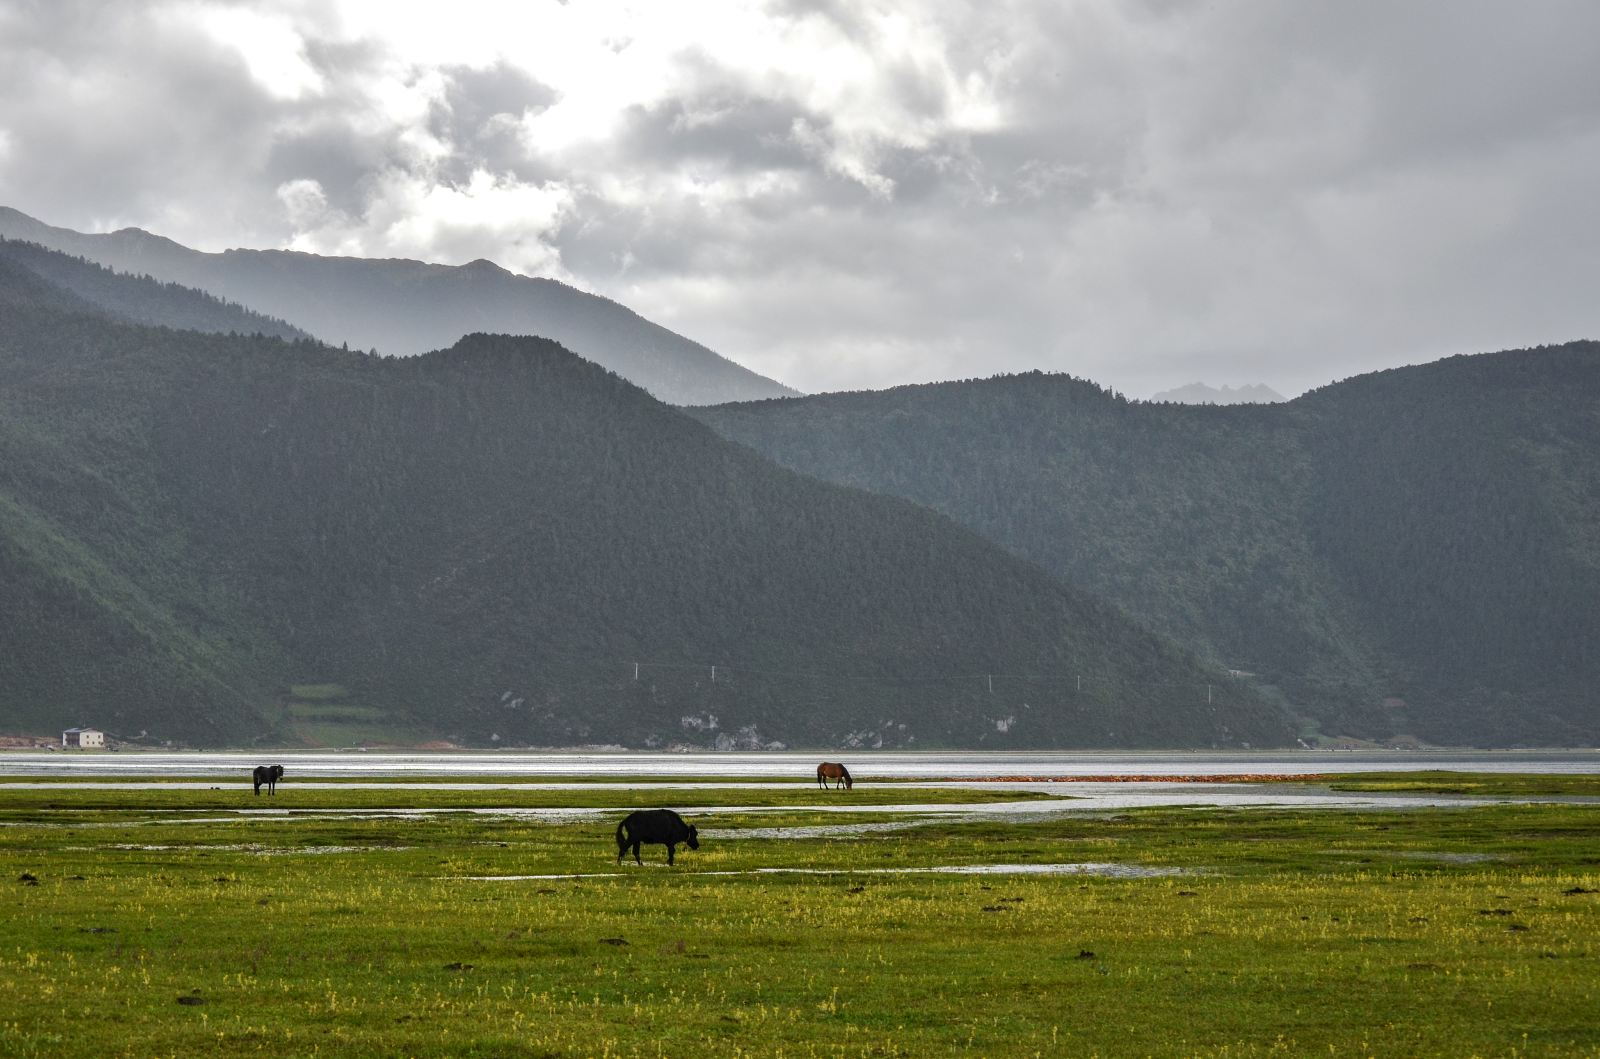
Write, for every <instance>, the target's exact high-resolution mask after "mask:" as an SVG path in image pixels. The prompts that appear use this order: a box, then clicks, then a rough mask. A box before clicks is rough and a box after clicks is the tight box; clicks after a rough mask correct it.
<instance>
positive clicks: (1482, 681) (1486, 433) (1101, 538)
mask: <svg viewBox="0 0 1600 1059" xmlns="http://www.w3.org/2000/svg"><path fill="white" fill-rule="evenodd" d="M1597 409H1600V344H1597V343H1594V342H1576V343H1571V344H1568V345H1565V346H1557V347H1549V348H1540V349H1531V350H1518V351H1507V352H1502V353H1494V354H1483V355H1477V356H1471V357H1453V358H1450V359H1448V360H1444V361H1440V362H1438V363H1435V364H1430V365H1424V366H1420V367H1412V368H1399V369H1394V370H1392V371H1385V372H1378V373H1375V374H1372V375H1365V376H1359V377H1356V378H1353V379H1349V380H1346V381H1344V382H1342V383H1338V384H1335V385H1332V386H1327V387H1323V388H1322V389H1320V390H1316V391H1313V392H1311V393H1309V394H1306V395H1304V396H1302V397H1300V398H1299V399H1297V400H1295V401H1291V402H1287V403H1284V404H1272V405H1239V406H1234V407H1215V406H1186V405H1178V404H1151V403H1145V402H1132V401H1127V400H1125V399H1123V398H1121V397H1119V396H1117V395H1115V394H1112V393H1110V392H1108V391H1106V390H1105V389H1103V388H1101V387H1099V386H1097V385H1095V384H1094V383H1091V382H1087V381H1085V380H1081V379H1073V378H1071V377H1068V376H1060V375H1045V374H1041V373H1037V372H1035V373H1030V374H1025V375H1017V376H1002V377H997V378H992V379H988V380H982V381H973V382H964V383H941V384H932V385H927V386H908V387H899V388H896V389H892V390H886V391H881V392H876V393H855V394H824V395H818V396H814V397H806V398H801V399H797V400H787V401H763V402H755V403H750V404H739V405H724V406H717V407H713V408H704V409H696V410H695V414H696V415H697V416H698V417H699V418H701V419H702V420H703V421H705V422H707V423H710V424H711V425H712V426H714V427H716V428H717V429H718V430H719V431H720V432H721V433H722V434H723V435H724V436H726V437H728V438H730V439H733V440H736V441H740V442H743V443H744V444H747V445H750V446H751V447H753V448H755V449H756V450H757V451H759V452H763V453H765V454H766V455H768V456H771V457H772V458H774V459H776V460H778V461H779V462H780V463H783V464H785V465H786V466H789V467H793V468H795V469H797V470H802V471H805V472H806V473H809V474H814V475H817V476H818V477H821V478H824V479H826V480H828V481H833V482H838V483H841V484H846V485H852V486H855V487H858V488H862V489H867V490H871V491H874V492H879V493H886V494H889V495H893V496H901V497H905V498H906V499H909V500H912V501H914V502H916V503H920V504H925V505H927V506H929V507H932V508H934V509H935V510H938V511H942V512H944V513H945V514H947V515H950V516H951V517H952V518H954V519H956V520H957V521H959V522H961V523H962V524H964V525H966V526H968V527H970V528H972V529H973V530H974V531H976V532H978V533H981V534H983V535H984V536H986V537H988V538H989V539H991V540H994V541H996V542H998V543H1001V544H1004V545H1005V546H1006V547H1007V548H1009V549H1011V550H1012V551H1013V552H1015V553H1016V554H1018V555H1021V556H1023V557H1026V558H1029V559H1032V560H1033V561H1035V562H1038V563H1039V564H1040V565H1041V566H1043V567H1044V568H1045V569H1047V570H1050V571H1052V572H1054V573H1055V574H1057V575H1058V576H1060V577H1062V578H1063V579H1064V580H1066V581H1067V582H1068V583H1069V584H1073V585H1076V586H1079V587H1081V588H1083V589H1085V590H1087V591H1089V592H1092V593H1094V594H1096V595H1099V596H1101V597H1102V598H1106V599H1110V600H1112V601H1114V602H1116V603H1118V604H1120V605H1121V606H1123V607H1125V608H1127V610H1128V611H1129V612H1130V613H1132V614H1134V615H1136V616H1138V617H1140V618H1143V619H1144V620H1145V621H1147V622H1149V623H1150V624H1151V625H1153V626H1154V627H1156V628H1158V629H1160V630H1162V631H1164V632H1166V633H1167V634H1169V635H1171V636H1173V637H1174V638H1175V639H1177V640H1178V641H1179V642H1181V643H1184V644H1186V645H1188V646H1190V647H1192V648H1194V649H1196V650H1198V651H1200V652H1201V653H1202V654H1203V655H1205V656H1206V657H1209V658H1211V659H1213V660H1214V661H1215V662H1217V663H1218V664H1220V665H1223V666H1226V667H1228V668H1230V669H1238V670H1241V671H1245V672H1249V673H1252V674H1255V675H1256V676H1257V678H1258V679H1260V680H1262V681H1264V682H1266V683H1267V684H1269V685H1272V686H1275V687H1277V688H1278V689H1279V690H1280V691H1281V693H1282V694H1283V697H1284V701H1285V702H1286V703H1287V704H1288V705H1290V706H1291V707H1292V708H1294V709H1295V710H1296V711H1297V712H1299V713H1300V714H1301V715H1303V716H1304V717H1305V718H1306V731H1305V735H1306V736H1307V737H1308V738H1310V737H1311V736H1313V735H1315V734H1318V733H1320V734H1325V735H1351V736H1361V737H1366V738H1376V739H1385V738H1390V737H1393V736H1396V735H1402V734H1404V735H1410V736H1416V737H1420V738H1423V739H1425V740H1429V741H1433V742H1438V743H1472V744H1478V745H1506V744H1538V745H1569V746H1571V745H1594V744H1595V743H1596V742H1600V698H1597V693H1596V691H1595V689H1596V688H1597V687H1600V648H1597V646H1596V645H1597V644H1600V605H1597V604H1596V600H1600V529H1597V527H1600V412H1597Z"/></svg>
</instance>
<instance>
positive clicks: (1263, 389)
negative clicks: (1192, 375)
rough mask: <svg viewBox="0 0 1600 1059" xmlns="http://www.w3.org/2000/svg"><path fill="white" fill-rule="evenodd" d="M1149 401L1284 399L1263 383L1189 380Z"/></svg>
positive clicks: (1260, 401) (1259, 401)
mask: <svg viewBox="0 0 1600 1059" xmlns="http://www.w3.org/2000/svg"><path fill="white" fill-rule="evenodd" d="M1150 400H1151V401H1155V402H1161V401H1171V402H1173V403H1174V404H1277V403H1279V402H1280V401H1284V400H1286V398H1285V397H1284V396H1283V394H1281V393H1279V392H1278V391H1277V390H1274V389H1273V388H1272V387H1270V386H1267V385H1265V384H1263V383H1253V384H1249V385H1245V386H1239V387H1233V386H1229V385H1227V384H1226V383H1224V384H1223V385H1222V386H1208V385H1207V384H1205V383H1203V382H1191V383H1189V384H1187V385H1185V386H1178V387H1175V388H1173V389H1171V390H1162V391H1161V392H1160V393H1158V394H1153V395H1151V397H1150Z"/></svg>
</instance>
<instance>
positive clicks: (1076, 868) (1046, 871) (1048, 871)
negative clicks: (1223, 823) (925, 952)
mask: <svg viewBox="0 0 1600 1059" xmlns="http://www.w3.org/2000/svg"><path fill="white" fill-rule="evenodd" d="M653 867H658V865H645V869H638V867H632V869H626V870H622V872H578V873H566V875H453V877H450V878H458V880H461V881H469V883H522V881H549V880H563V878H626V877H627V875H629V873H632V872H638V870H650V869H653ZM659 867H662V869H664V867H667V865H666V864H661V865H659ZM682 873H683V875H696V877H706V875H1098V877H1102V878H1165V877H1170V875H1195V873H1197V872H1195V870H1194V869H1182V867H1147V865H1142V864H1086V862H1080V864H946V865H939V867H861V869H826V867H754V869H749V870H744V872H682Z"/></svg>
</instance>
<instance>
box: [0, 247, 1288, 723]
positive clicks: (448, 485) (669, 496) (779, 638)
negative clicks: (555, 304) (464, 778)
mask: <svg viewBox="0 0 1600 1059" xmlns="http://www.w3.org/2000/svg"><path fill="white" fill-rule="evenodd" d="M0 309H3V312H0V583H4V584H5V585H6V586H7V589H8V591H7V592H5V593H4V594H0V634H3V638H4V642H5V643H6V645H7V648H6V650H5V651H4V652H3V653H0V716H4V717H5V718H6V719H7V724H8V726H20V727H24V728H29V729H32V730H36V731H50V730H53V729H58V728H59V727H61V726H62V725H64V724H67V723H80V722H83V723H96V724H99V725H101V726H102V727H106V728H109V729H111V730H112V731H114V732H117V733H119V734H133V733H136V732H137V731H139V730H147V731H149V732H150V733H151V735H152V736H154V737H160V738H172V739H178V740H181V741H184V742H190V743H213V744H214V743H217V742H222V741H237V740H247V739H251V738H264V739H282V738H284V737H285V733H286V732H288V731H290V729H291V728H292V725H291V721H292V719H293V718H292V717H291V716H289V713H290V712H291V711H290V707H289V706H288V705H287V704H286V700H287V698H288V697H289V695H288V692H287V690H286V689H287V688H289V687H290V686H294V685H301V686H305V685H315V686H318V687H335V686H338V687H342V688H343V689H347V692H341V694H347V695H348V697H349V698H350V699H351V700H353V701H355V702H357V703H359V704H361V706H360V708H361V709H363V710H366V711H368V712H369V719H371V720H373V721H374V722H375V723H378V724H380V725H388V726H390V727H391V728H393V729H400V728H404V729H406V730H408V731H422V732H430V733H437V734H439V735H444V736H455V737H458V738H461V739H464V740H466V741H469V742H474V743H492V742H500V743H540V744H551V743H557V744H559V743H574V742H619V743H625V744H628V745H636V746H648V745H663V744H668V743H671V742H674V741H686V742H692V743H698V744H704V745H757V744H763V743H766V742H768V741H772V740H781V741H784V742H788V743H791V744H795V743H799V744H813V745H823V744H826V745H840V744H845V745H875V744H878V743H880V742H881V743H882V744H883V745H916V746H937V745H959V746H980V745H981V746H1041V745H1064V746H1097V745H1100V746H1103V745H1141V746H1210V745H1236V744H1238V743H1240V742H1251V743H1255V744H1258V745H1259V744H1263V743H1267V744H1270V743H1282V742H1283V741H1285V740H1286V739H1288V738H1289V732H1288V730H1287V728H1286V727H1285V724H1284V722H1283V720H1282V718H1281V716H1280V715H1279V713H1278V712H1277V711H1276V710H1275V709H1274V708H1273V707H1271V706H1270V705H1268V704H1267V703H1266V702H1265V700H1264V699H1263V697H1262V696H1261V695H1260V694H1259V693H1257V692H1256V691H1254V690H1253V689H1252V688H1251V687H1250V686H1249V685H1248V683H1246V682H1242V681H1239V680H1230V679H1229V678H1227V677H1226V676H1224V675H1222V674H1220V673H1218V671H1217V670H1215V669H1214V668H1208V667H1205V666H1202V665H1200V664H1198V663H1197V662H1196V661H1195V660H1194V659H1193V657H1192V656H1190V655H1187V654H1186V653H1184V652H1183V651H1181V650H1179V649H1178V648H1176V647H1175V646H1174V645H1173V644H1172V643H1171V641H1169V640H1166V639H1164V638H1162V637H1159V636H1157V635H1155V634H1152V633H1149V632H1147V631H1145V630H1144V629H1142V628H1140V627H1138V626H1136V625H1135V624H1133V623H1132V622H1131V621H1130V620H1129V619H1128V618H1127V617H1126V616H1125V615H1124V614H1123V613H1122V612H1120V611H1119V610H1116V609H1115V608H1112V607H1108V606H1106V605H1103V604H1100V603H1097V602H1095V601H1093V600H1091V599H1088V598H1087V597H1085V596H1084V595H1082V594H1080V593H1078V592H1075V591H1073V590H1069V589H1067V588H1064V587H1063V586H1061V585H1060V584H1059V582H1057V581H1056V580H1055V579H1053V578H1051V577H1049V576H1048V575H1046V574H1044V573H1043V572H1042V571H1040V570H1039V569H1038V568H1037V567H1036V566H1034V565H1033V564H1031V563H1028V562H1025V561H1022V560H1019V559H1016V558H1014V557H1012V556H1010V555H1008V554H1006V553H1005V552H1004V551H1002V550H1001V549H999V548H997V547H996V546H994V545H992V544H990V543H988V542H986V541H983V540H982V539H981V538H979V537H977V536H975V535H973V534H971V533H970V532H968V531H966V530H963V529H961V528H959V527H957V526H955V525H954V524H953V523H951V522H949V521H948V520H946V519H945V518H944V517H942V516H939V515H936V514H934V513H932V512H929V511H926V510H924V509H922V508H919V507H916V506H914V505H911V504H908V503H906V502H904V501H900V500H895V499H888V498H882V497H876V496H871V495H868V494H864V493H861V492H859V491H856V490H850V489H844V488H839V487H836V486H831V485H825V484H823V483H820V482H816V481H814V480H812V479H809V478H806V477H804V476H800V475H796V474H793V473H791V472H789V471H786V470H783V469H781V468H778V467H776V466H775V465H773V464H771V463H770V462H768V461H766V460H765V459H763V458H761V457H759V456H757V455H756V454H755V453H753V452H751V451H749V450H748V449H745V448H743V447H742V446H737V445H733V444H731V443H729V442H726V441H724V440H722V439H721V438H719V437H718V436H717V435H716V434H714V433H713V432H712V431H710V430H709V429H707V428H706V427H705V426H703V425H702V424H700V423H698V422H695V421H694V420H692V419H691V418H689V417H688V416H686V415H684V414H683V413H682V412H680V411H678V410H676V409H674V408H671V407H669V406H667V405H664V404H661V403H660V402H658V401H656V400H654V399H652V398H651V397H649V396H648V395H647V394H645V393H644V392H643V391H641V390H639V389H637V388H636V387H634V386H632V385H630V384H629V383H627V382H625V381H623V380H622V379H620V378H618V377H617V376H615V375H612V374H610V373H608V372H606V371H604V370H602V369H600V368H598V367H596V366H594V365H593V364H590V363H588V362H586V361H584V360H582V359H580V358H578V357H576V356H574V355H572V354H570V353H568V352H567V351H566V350H564V349H562V348H560V347H559V346H557V345H555V344H554V343H551V342H548V341H543V340H538V339H529V338H508V337H503V336H501V337H491V336H484V335H473V336H469V337H468V338H466V339H463V340H462V341H461V342H459V343H457V344H456V345H455V346H453V347H452V348H450V349H448V350H444V351H440V352H436V353H430V354H427V355H423V356H419V357H414V358H383V357H376V356H371V355H368V354H365V353H357V352H345V351H340V350H336V349H332V348H329V347H326V346H323V345H320V344H317V343H312V342H284V341H281V340H278V339H269V338H265V337H244V336H238V335H205V334H199V333H195V332H183V331H172V330H167V329H160V328H146V327H136V326H128V325H122V324H118V323H115V322H113V321H109V320H107V319H105V318H104V317H101V316H96V315H93V314H91V313H88V312H85V311H82V308H81V299H78V298H77V296H75V295H72V294H70V293H69V292H64V291H62V290H61V289H60V288H54V287H50V286H48V285H46V284H45V283H44V282H43V281H42V280H41V279H40V277H39V276H38V275H37V274H36V273H32V272H29V271H27V270H24V269H21V268H19V267H17V266H15V265H14V264H11V263H8V262H6V261H4V260H0ZM713 665H715V666H717V669H716V670H715V672H713V670H712V668H711V667H712V666H713ZM305 694H310V693H309V692H308V693H305ZM1208 700H1209V701H1208Z"/></svg>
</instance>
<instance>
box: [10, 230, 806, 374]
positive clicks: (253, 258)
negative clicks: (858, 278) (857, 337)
mask: <svg viewBox="0 0 1600 1059" xmlns="http://www.w3.org/2000/svg"><path fill="white" fill-rule="evenodd" d="M0 236H4V237H6V238H10V239H22V240H28V241H31V242H35V243H39V244H41V245H43V246H47V247H50V248H52V249H55V250H59V251H62V252H64V253H68V254H73V255H80V256H83V257H86V258H88V259H90V260H91V261H96V262H99V263H100V264H103V265H107V266H109V267H111V268H114V269H117V270H119V271H123V272H128V273H131V274H135V275H144V274H148V275H151V276H153V277H155V278H156V279H159V280H163V281H167V282H173V283H179V284H182V285H184V286H187V287H195V288H198V289H200V290H204V291H209V292H210V293H212V294H214V295H217V296H218V297H221V298H226V299H229V300H231V301H235V302H240V303H242V304H244V305H247V306H249V307H250V308H252V309H255V310H257V311H259V312H262V313H267V314H270V315H272V316H277V317H281V318H283V319H284V320H288V321H290V322H291V323H293V324H294V325H296V326H297V327H300V328H304V329H305V330H306V331H309V332H310V333H311V334H314V335H316V336H317V337H318V338H321V339H323V340H324V341H327V342H330V343H333V344H335V345H338V344H341V343H344V344H348V345H351V346H354V347H357V348H360V349H376V350H377V351H378V352H380V353H385V354H398V355H410V354H416V353H422V352H425V351H427V350H431V349H438V348H441V347H444V346H449V345H451V344H453V343H454V342H455V341H456V340H457V339H458V338H460V337H461V336H462V335H465V334H468V333H470V332H500V333H506V334H524V335H538V336H541V337H544V338H550V339H553V340H555V341H556V342H559V343H561V344H562V345H564V346H566V347H567V348H568V349H571V350H573V351H574V352H576V353H578V354H579V355H580V356H583V357H585V358H586V359H588V360H592V361H594V362H595V363H597V364H600V365H603V366H604V367H607V368H610V369H611V370H613V371H615V372H617V373H618V374H619V375H621V376H623V377H624V378H626V379H629V380H630V381H632V382H634V383H636V384H638V385H640V386H642V387H644V388H645V389H646V390H649V391H650V392H651V393H653V394H654V395H655V396H657V397H659V398H660V399H661V400H663V401H667V402H669V403H671V404H708V403H712V402H717V401H739V400H753V399H757V398H763V397H778V396H783V395H786V394H792V393H794V391H793V390H791V389H789V388H788V387H786V386H784V385H782V384H780V383H776V382H774V381H772V380H771V379H768V378H765V377H764V376H761V375H757V374H756V373H755V372H753V371H750V370H749V369H747V368H744V367H741V366H740V365H738V364H735V363H734V362H732V361H730V360H727V359H725V358H723V357H721V356H718V355H717V354H716V353H714V352H712V351H711V350H709V349H707V348H706V347H705V346H702V345H700V344H699V343H698V342H693V341H691V340H689V339H687V338H684V337H683V336H682V335H678V334H675V333H674V332H672V331H669V330H667V329H666V328H664V327H661V326H660V325H658V324H654V323H651V322H650V321H649V320H646V319H644V318H643V317H642V316H639V315H638V314H637V313H635V312H633V311H632V310H630V309H628V308H626V307H624V306H622V305H619V304H617V303H616V302H613V301H610V300H608V299H606V298H601V297H597V296H595V295H592V294H586V293H584V292H582V291H580V290H577V289H575V288H573V287H569V286H567V285H566V284H564V283H559V282H557V281H555V280H549V279H534V278H530V277H527V276H519V275H516V274H514V273H511V272H507V271H506V270H505V269H502V268H499V267H498V266H496V265H494V264H492V263H490V262H488V261H474V262H472V263H470V264H466V265H460V266H450V265H435V264H427V263H425V262H421V261H407V260H399V259H390V260H376V259H370V258H356V257H322V256H319V255H316V254H306V253H298V252H293V251H284V250H226V251H223V252H222V253H220V254H210V253H202V252H201V251H198V250H192V249H190V248H188V247H186V246H183V245H181V244H179V243H175V242H173V241H172V240H170V239H165V238H162V237H160V236H157V235H152V234H150V233H148V232H144V231H141V230H139V229H137V228H125V229H122V230H121V231H117V232H110V233H106V234H85V233H82V232H75V231H72V230H70V229H67V228H56V227H53V226H51V225H47V224H44V223H42V222H40V221H37V220H35V219H34V218H32V217H29V216H27V215H26V214H24V213H20V212H18V211H17V210H14V209H10V208H8V207H3V206H0Z"/></svg>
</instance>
